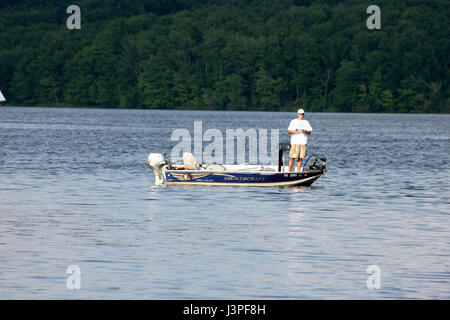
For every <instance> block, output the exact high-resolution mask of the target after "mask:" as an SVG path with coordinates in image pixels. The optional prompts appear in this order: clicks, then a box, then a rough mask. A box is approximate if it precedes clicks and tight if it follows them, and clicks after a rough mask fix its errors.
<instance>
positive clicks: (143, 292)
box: [0, 107, 450, 299]
mask: <svg viewBox="0 0 450 320" xmlns="http://www.w3.org/2000/svg"><path fill="white" fill-rule="evenodd" d="M295 116H296V115H295V112H293V113H270V112H213V111H162V110H146V111H144V110H97V109H89V110H81V109H55V108H12V107H1V108H0V262H1V263H0V298H1V299H424V298H426V299H449V298H450V237H449V235H450V152H449V151H450V116H449V115H390V114H320V113H316V114H307V115H306V119H308V120H309V121H310V123H311V125H312V127H313V129H314V132H313V134H312V135H311V137H310V138H309V141H308V142H309V143H308V152H309V153H310V154H311V153H314V154H319V155H322V154H323V155H325V156H326V157H327V158H328V172H327V174H326V177H325V179H322V178H321V179H320V180H318V181H317V182H315V184H314V185H313V186H312V187H304V188H302V187H296V188H277V187H273V188H272V187H266V188H257V187H200V186H198V187H180V186H167V187H154V186H152V184H153V175H152V173H151V171H150V169H149V168H148V167H146V165H145V161H146V157H147V155H148V153H150V152H167V153H168V154H170V150H171V148H172V147H173V146H174V144H175V143H174V142H171V141H170V137H171V133H172V131H173V130H174V129H177V128H186V129H188V130H190V131H191V132H192V131H193V126H194V121H197V120H201V121H202V124H203V130H206V129H208V128H217V129H220V130H223V132H225V129H227V128H230V129H237V128H242V129H244V130H246V129H248V128H255V129H280V136H281V137H280V140H282V141H285V140H288V139H289V137H288V135H287V133H286V132H285V130H286V128H287V126H288V124H289V121H290V120H291V119H292V118H294V117H295ZM70 265H77V266H79V267H80V269H81V289H80V290H69V289H68V288H67V286H66V281H67V278H68V277H69V274H67V273H66V270H67V267H68V266H70ZM370 265H377V266H378V267H379V268H380V270H381V288H380V289H372V290H370V289H368V288H367V285H366V281H367V278H368V277H369V274H367V268H368V266H370Z"/></svg>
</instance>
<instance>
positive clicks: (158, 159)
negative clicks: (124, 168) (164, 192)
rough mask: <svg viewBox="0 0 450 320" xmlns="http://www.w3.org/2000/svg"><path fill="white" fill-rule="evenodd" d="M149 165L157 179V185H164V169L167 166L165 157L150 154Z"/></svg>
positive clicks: (158, 154)
mask: <svg viewBox="0 0 450 320" xmlns="http://www.w3.org/2000/svg"><path fill="white" fill-rule="evenodd" d="M147 164H148V166H149V167H150V168H151V169H152V171H153V176H154V177H155V185H157V186H159V185H163V184H164V173H163V167H164V166H165V165H166V164H167V161H166V160H165V159H164V155H163V154H161V153H150V154H149V155H148V157H147Z"/></svg>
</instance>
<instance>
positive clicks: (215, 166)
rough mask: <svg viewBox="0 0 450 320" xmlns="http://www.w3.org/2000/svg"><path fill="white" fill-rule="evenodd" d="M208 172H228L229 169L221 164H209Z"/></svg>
mask: <svg viewBox="0 0 450 320" xmlns="http://www.w3.org/2000/svg"><path fill="white" fill-rule="evenodd" d="M206 170H212V171H226V170H227V169H226V168H225V167H224V166H223V165H221V164H208V165H207V166H206Z"/></svg>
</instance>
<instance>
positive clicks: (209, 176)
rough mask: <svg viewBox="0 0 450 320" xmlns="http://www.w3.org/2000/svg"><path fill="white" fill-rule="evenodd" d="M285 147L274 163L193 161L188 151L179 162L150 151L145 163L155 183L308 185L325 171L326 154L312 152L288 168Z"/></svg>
mask: <svg viewBox="0 0 450 320" xmlns="http://www.w3.org/2000/svg"><path fill="white" fill-rule="evenodd" d="M289 148H290V145H289V144H286V143H283V144H280V148H279V156H278V166H269V165H268V166H266V165H249V164H241V165H222V164H197V163H196V161H195V158H194V157H193V155H192V154H191V153H184V154H183V163H182V164H176V163H171V162H169V161H167V160H166V159H165V157H164V155H163V154H160V153H150V154H149V155H148V158H147V164H148V165H149V166H150V168H151V169H152V171H153V175H154V178H155V185H164V184H167V185H208V186H279V187H286V186H310V185H311V184H312V183H313V182H314V181H316V180H317V179H319V178H320V177H321V176H322V175H323V174H325V171H326V158H325V157H322V158H313V156H310V157H309V158H307V159H306V161H305V162H304V167H303V170H301V171H300V172H289V171H288V168H287V167H286V166H285V164H284V159H283V158H284V152H285V151H289ZM305 168H307V169H306V170H305Z"/></svg>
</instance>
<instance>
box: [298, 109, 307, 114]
mask: <svg viewBox="0 0 450 320" xmlns="http://www.w3.org/2000/svg"><path fill="white" fill-rule="evenodd" d="M297 113H300V114H305V110H303V109H298V111H297Z"/></svg>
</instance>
